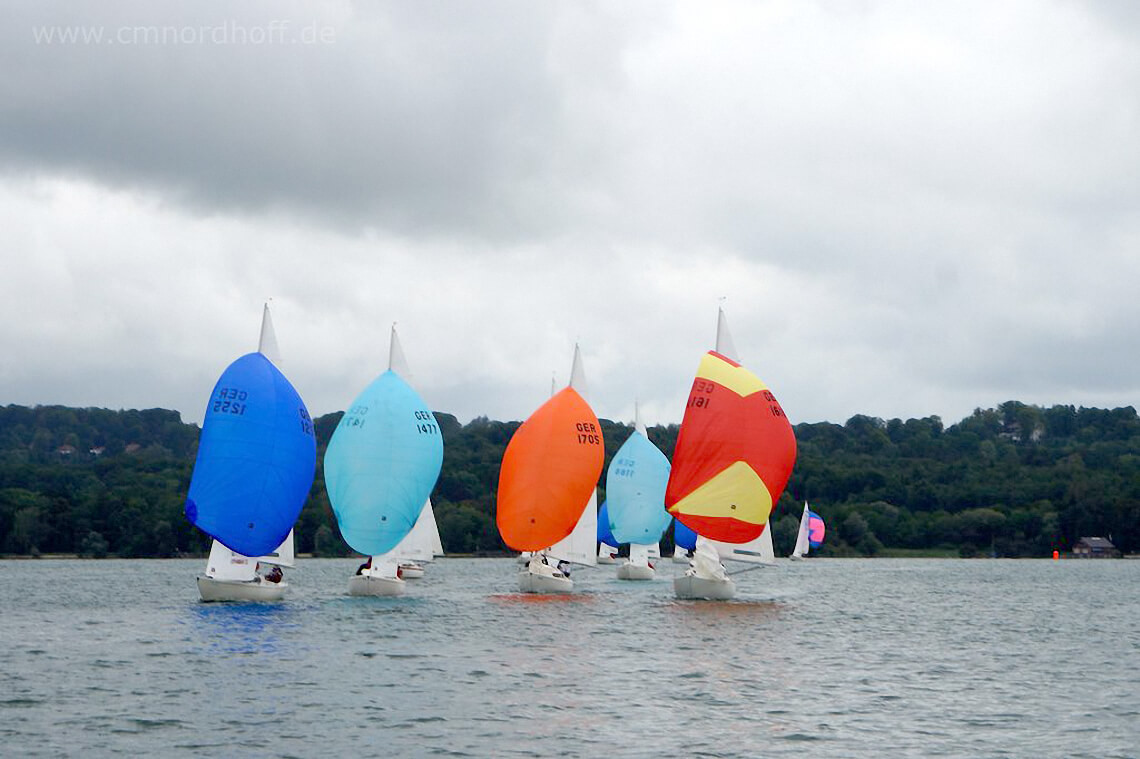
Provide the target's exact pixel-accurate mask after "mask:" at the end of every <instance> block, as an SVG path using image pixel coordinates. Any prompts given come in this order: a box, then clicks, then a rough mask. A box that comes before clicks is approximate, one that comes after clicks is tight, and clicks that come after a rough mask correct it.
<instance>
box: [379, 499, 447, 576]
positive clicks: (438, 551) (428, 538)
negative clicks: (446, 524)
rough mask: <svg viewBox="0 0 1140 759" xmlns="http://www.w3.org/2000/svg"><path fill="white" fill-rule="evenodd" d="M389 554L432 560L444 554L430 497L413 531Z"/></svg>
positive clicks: (398, 556)
mask: <svg viewBox="0 0 1140 759" xmlns="http://www.w3.org/2000/svg"><path fill="white" fill-rule="evenodd" d="M387 555H388V556H390V557H392V558H395V559H399V560H401V561H431V560H433V559H434V558H435V557H436V556H441V555H443V545H442V544H441V543H440V540H439V530H438V529H437V528H436V523H435V512H434V511H433V510H432V507H431V500H430V499H429V500H428V502H427V503H426V504H424V507H423V509H422V510H421V511H420V515H419V518H417V519H416V523H415V525H413V526H412V531H411V532H409V533H408V534H407V536H406V537H405V538H404V539H403V540H401V541H400V544H399V545H397V546H396V547H395V548H393V549H392V551H391V552H390V553H389V554H387Z"/></svg>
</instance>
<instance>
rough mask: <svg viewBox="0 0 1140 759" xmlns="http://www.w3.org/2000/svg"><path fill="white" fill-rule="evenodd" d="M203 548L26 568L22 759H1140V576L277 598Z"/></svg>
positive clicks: (12, 708) (952, 566)
mask: <svg viewBox="0 0 1140 759" xmlns="http://www.w3.org/2000/svg"><path fill="white" fill-rule="evenodd" d="M203 563H204V562H203V561H47V560H44V561H5V562H0V604H2V606H0V643H2V644H3V645H2V646H0V685H2V687H0V754H2V755H4V756H69V755H80V754H83V755H84V756H108V755H135V754H139V755H151V756H296V757H309V756H318V755H320V756H335V755H340V754H350V755H356V754H360V753H361V752H364V753H366V754H370V755H380V756H540V757H598V756H611V755H612V756H622V757H641V756H656V755H668V756H724V757H759V756H781V755H785V756H790V755H792V754H807V755H810V756H812V757H882V756H916V757H917V756H921V757H927V756H987V757H1002V756H1009V757H1044V756H1057V757H1060V756H1066V757H1069V756H1089V757H1135V756H1137V755H1140V688H1138V683H1140V624H1138V623H1140V562H1130V561H1084V562H1081V561H1062V562H1052V561H1000V560H997V561H937V560H929V561H926V560H864V561H860V560H819V559H816V560H809V561H805V562H798V563H791V562H786V561H784V562H781V563H780V564H779V566H778V567H776V568H772V569H763V570H757V571H752V572H748V573H745V574H742V575H740V576H738V577H737V581H738V587H739V592H738V596H737V599H736V600H734V601H732V602H728V603H709V602H681V601H676V600H675V599H674V598H673V592H672V582H671V577H672V573H673V572H675V571H681V569H682V567H679V566H675V565H672V564H669V563H667V562H662V565H661V567H660V569H662V570H663V571H662V573H661V575H660V576H659V578H658V579H657V580H655V581H653V582H649V583H636V582H621V581H618V580H617V579H615V577H614V568H613V567H599V568H597V569H592V570H579V571H577V572H576V573H575V580H576V582H577V584H578V592H577V593H575V594H574V595H573V596H569V597H553V596H524V595H519V594H516V593H514V592H513V591H514V589H515V570H516V567H515V564H514V563H513V562H512V561H509V560H505V559H503V560H489V559H445V560H441V561H437V562H435V563H434V564H432V565H430V566H429V567H428V574H427V577H426V578H425V579H423V580H417V581H410V582H409V583H408V594H407V595H406V596H404V597H403V598H399V599H363V598H349V597H347V596H345V595H344V594H343V593H344V588H345V584H346V580H347V577H348V575H349V574H350V573H351V572H352V571H353V569H354V568H355V565H356V562H354V561H348V560H302V561H301V562H300V565H299V566H298V568H297V569H296V570H294V571H292V572H291V573H290V574H289V577H288V579H289V581H290V582H291V591H290V592H291V595H290V597H289V600H287V601H286V602H283V603H278V604H202V603H199V602H198V599H197V589H196V587H195V584H194V577H195V575H196V574H197V573H198V572H199V571H200V570H201V569H202V566H201V565H202V564H203Z"/></svg>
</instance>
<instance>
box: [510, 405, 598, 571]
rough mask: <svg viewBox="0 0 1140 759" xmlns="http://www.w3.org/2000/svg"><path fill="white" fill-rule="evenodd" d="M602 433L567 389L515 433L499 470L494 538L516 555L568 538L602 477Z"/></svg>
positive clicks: (593, 419)
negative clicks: (497, 534)
mask: <svg viewBox="0 0 1140 759" xmlns="http://www.w3.org/2000/svg"><path fill="white" fill-rule="evenodd" d="M603 456H604V453H603V449H602V431H601V427H600V426H599V425H598V417H597V416H595V415H594V412H593V410H592V409H591V408H590V404H588V403H586V401H585V399H583V398H582V396H581V395H579V394H578V391H577V390H575V389H574V388H573V387H567V388H564V389H563V390H561V391H560V392H558V393H557V394H556V395H554V397H552V398H551V399H550V400H548V401H547V402H546V403H544V404H542V406H540V407H539V408H538V410H537V411H535V412H534V413H533V414H531V416H530V418H529V419H527V420H526V421H525V422H523V423H522V426H521V427H519V428H518V429H517V430H515V434H514V436H513V437H511V441H510V442H509V443H508V444H507V450H506V451H505V452H504V454H503V465H502V468H501V469H500V470H499V492H498V497H497V504H498V507H497V514H496V517H495V520H496V522H497V523H498V526H499V534H500V535H502V536H503V541H504V542H505V543H506V544H507V545H508V546H510V547H511V548H513V549H514V550H516V551H541V550H543V549H545V548H549V547H550V546H552V545H554V544H555V543H557V542H558V541H559V540H561V539H562V538H564V537H566V536H567V535H569V534H570V532H571V530H573V529H574V525H575V524H577V522H578V518H579V517H581V516H582V510H583V509H585V508H586V504H587V503H589V501H590V495H591V494H592V493H593V492H594V488H596V487H597V485H598V477H599V476H600V475H601V473H602V459H603Z"/></svg>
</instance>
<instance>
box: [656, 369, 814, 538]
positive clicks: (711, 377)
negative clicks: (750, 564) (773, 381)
mask: <svg viewBox="0 0 1140 759" xmlns="http://www.w3.org/2000/svg"><path fill="white" fill-rule="evenodd" d="M795 462H796V437H795V433H794V432H793V431H792V425H791V424H790V423H789V422H788V418H787V417H786V416H784V411H783V409H782V408H780V404H779V402H777V401H776V398H775V396H774V395H772V393H771V391H769V390H768V387H767V386H766V385H765V384H764V383H763V382H761V381H760V379H759V378H758V377H756V375H754V374H752V373H751V372H750V371H748V370H747V369H745V368H744V367H742V366H740V364H738V363H736V362H735V361H732V360H731V359H728V358H726V357H724V356H722V355H720V354H719V353H717V352H715V351H710V352H709V353H707V354H706V355H705V357H704V358H703V359H702V360H701V365H700V368H699V369H698V370H697V378H696V379H695V380H694V381H693V389H692V390H691V391H690V393H689V401H688V406H687V407H686V408H685V417H684V419H683V420H682V421H681V431H680V433H678V435H677V445H676V447H675V448H674V451H673V469H672V471H671V472H670V475H669V487H668V489H667V490H666V492H665V508H666V509H668V510H669V513H671V514H672V515H673V516H675V517H676V518H677V519H679V520H680V521H681V522H682V523H684V525H685V526H686V527H689V528H690V529H692V530H693V531H695V532H696V533H697V534H698V535H703V536H704V537H706V538H710V539H712V540H720V541H724V542H726V543H747V542H748V541H750V540H753V539H755V538H757V537H759V536H760V534H761V533H762V532H764V528H765V526H766V525H767V524H768V515H769V514H770V513H771V511H772V509H773V507H774V506H775V504H776V501H777V500H778V499H779V497H780V494H781V493H782V492H783V491H784V486H785V485H786V484H787V483H788V477H790V476H791V473H792V467H793V466H794V465H795Z"/></svg>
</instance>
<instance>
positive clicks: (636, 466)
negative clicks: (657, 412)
mask: <svg viewBox="0 0 1140 759" xmlns="http://www.w3.org/2000/svg"><path fill="white" fill-rule="evenodd" d="M668 483H669V459H667V458H665V454H664V453H662V452H661V451H660V449H658V447H657V446H655V445H654V444H653V443H652V442H651V441H650V440H649V435H648V433H647V432H646V429H645V425H644V424H643V423H642V421H641V415H640V413H638V412H637V411H636V406H635V412H634V426H633V433H632V434H631V435H630V436H629V437H628V438H626V441H625V442H624V443H622V446H621V448H619V449H618V451H617V453H615V454H614V457H613V459H611V460H610V467H609V469H608V470H607V471H606V496H607V498H608V502H609V504H610V523H611V524H612V526H613V533H614V537H615V538H616V539H617V540H618V542H620V543H629V559H627V560H626V561H624V562H622V563H621V564H620V565H619V566H618V568H617V576H618V579H619V580H652V579H653V577H654V575H655V574H656V572H655V571H654V569H653V566H652V564H651V563H650V561H649V560H650V558H653V557H652V556H651V554H656V555H657V556H660V550H659V548H658V543H659V542H660V540H661V535H662V534H663V533H664V532H665V529H666V528H667V527H668V526H669V522H670V520H671V517H670V516H669V512H667V511H665V487H666V485H667V484H668Z"/></svg>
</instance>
